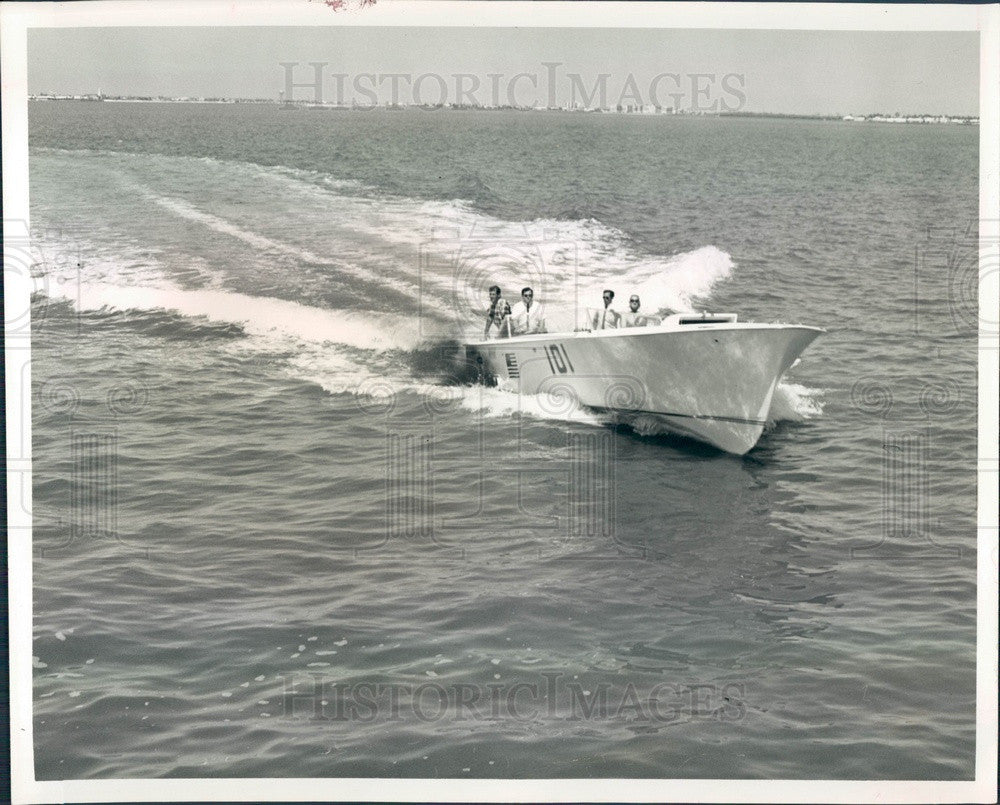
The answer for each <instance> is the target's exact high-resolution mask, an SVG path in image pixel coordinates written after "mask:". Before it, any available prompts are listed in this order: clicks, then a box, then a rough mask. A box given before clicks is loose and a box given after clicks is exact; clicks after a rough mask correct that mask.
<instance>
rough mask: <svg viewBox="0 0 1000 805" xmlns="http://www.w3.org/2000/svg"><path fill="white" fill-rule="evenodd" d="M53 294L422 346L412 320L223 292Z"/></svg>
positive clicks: (320, 335) (85, 290)
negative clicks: (326, 308)
mask: <svg viewBox="0 0 1000 805" xmlns="http://www.w3.org/2000/svg"><path fill="white" fill-rule="evenodd" d="M50 293H51V294H52V295H54V296H61V297H64V298H67V299H70V300H72V301H73V302H74V303H75V304H76V306H77V308H78V309H80V310H101V309H104V308H111V309H116V310H160V309H163V310H171V311H175V312H177V313H180V314H182V315H184V316H200V317H204V318H206V319H208V320H209V321H213V322H220V323H226V324H238V325H240V326H242V327H243V329H244V331H245V332H246V333H248V334H250V335H256V336H264V337H266V336H279V337H291V338H294V339H297V340H299V341H304V342H311V343H314V344H323V343H334V344H342V345H345V346H350V347H356V348H358V349H367V350H374V351H376V352H378V351H385V350H390V349H396V350H411V349H413V348H414V347H416V346H417V345H418V344H419V343H420V342H421V340H422V337H421V334H420V332H419V331H418V330H417V329H416V328H415V327H414V326H413V321H412V319H404V318H402V317H400V316H396V315H391V314H384V313H374V312H358V311H344V310H324V309H322V308H316V307H309V306H307V305H302V304H299V303H298V302H289V301H286V300H283V299H273V298H270V297H261V296H247V295H245V294H240V293H232V292H229V291H218V290H185V289H181V288H177V287H174V286H171V285H169V284H167V283H162V284H160V285H159V286H149V285H143V286H134V285H133V286H123V285H113V284H106V283H80V284H79V285H75V286H74V285H72V284H71V283H57V284H54V285H53V288H52V290H51V291H50Z"/></svg>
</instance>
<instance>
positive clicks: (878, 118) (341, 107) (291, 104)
mask: <svg viewBox="0 0 1000 805" xmlns="http://www.w3.org/2000/svg"><path fill="white" fill-rule="evenodd" d="M28 100H30V101H49V102H51V101H78V102H83V103H189V104H254V105H259V106H278V107H280V108H282V109H285V110H288V111H297V110H300V109H307V110H326V111H342V112H371V111H375V110H377V111H383V112H398V111H407V110H411V109H422V110H441V109H447V110H449V111H456V112H571V113H576V114H605V115H608V114H610V115H630V116H636V117H748V118H778V119H787V120H827V121H841V122H848V123H909V124H925V125H926V124H933V123H938V124H940V123H951V124H959V125H979V117H978V116H974V115H968V116H966V115H930V114H900V113H893V114H891V115H890V114H885V113H874V114H869V115H833V114H830V115H823V114H812V115H810V114H796V113H786V112H742V111H734V112H710V111H702V110H697V111H693V110H688V109H662V108H659V107H657V108H655V109H654V108H635V107H627V108H621V107H618V108H614V109H611V108H604V109H583V108H569V107H544V106H479V105H463V104H428V105H418V104H407V105H392V104H381V105H360V104H359V105H346V104H333V103H315V102H307V101H280V100H275V99H273V98H167V97H156V98H153V97H149V96H107V95H47V94H45V95H29V96H28Z"/></svg>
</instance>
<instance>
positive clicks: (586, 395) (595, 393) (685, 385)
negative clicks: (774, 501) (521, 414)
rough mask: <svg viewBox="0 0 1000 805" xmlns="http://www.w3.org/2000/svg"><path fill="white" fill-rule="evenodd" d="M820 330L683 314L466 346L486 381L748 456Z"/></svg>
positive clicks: (730, 315) (732, 315)
mask: <svg viewBox="0 0 1000 805" xmlns="http://www.w3.org/2000/svg"><path fill="white" fill-rule="evenodd" d="M823 332H825V331H824V330H822V329H820V328H818V327H805V326H800V325H786V324H760V323H753V322H739V321H737V315H736V314H735V313H715V314H713V313H678V314H674V315H671V316H667V317H666V318H665V319H663V320H662V321H660V322H658V323H656V324H653V325H650V326H645V327H629V328H624V329H608V330H578V331H576V332H567V333H538V334H533V335H520V336H513V337H510V338H498V339H496V340H486V341H476V342H473V343H469V344H467V345H466V350H467V355H468V357H469V358H470V359H471V360H472V361H473V362H474V363H475V364H478V365H479V368H480V370H481V371H482V373H483V375H484V376H486V377H488V378H490V380H494V379H495V382H496V383H497V385H498V386H500V387H501V388H503V389H506V390H509V391H514V392H517V393H519V394H535V395H549V396H550V397H562V398H566V399H568V400H570V401H573V402H575V403H577V404H579V405H581V406H585V407H586V408H590V409H593V410H595V411H598V412H614V413H620V414H624V415H627V416H634V415H647V416H652V417H654V418H655V420H656V421H657V422H658V423H660V424H661V425H662V426H663V427H664V428H665V429H666V430H668V431H671V432H673V433H676V434H679V435H682V436H687V437H690V438H694V439H697V440H699V441H702V442H707V443H708V444H711V445H714V446H715V447H717V448H719V449H721V450H724V451H726V452H728V453H735V454H737V455H743V454H744V453H746V452H748V451H749V450H751V449H752V448H753V446H754V445H756V444H757V440H758V439H760V435H761V433H762V432H763V430H764V425H765V424H766V423H767V418H768V413H769V411H770V408H771V399H772V397H773V396H774V389H775V387H776V386H777V385H778V381H779V380H780V379H781V376H782V375H783V374H784V373H785V372H786V371H787V370H788V368H789V367H790V366H791V365H792V364H793V363H794V362H795V361H796V360H797V359H798V357H799V355H801V354H802V352H803V350H805V348H806V347H807V346H809V344H810V343H812V341H813V339H815V338H816V337H817V336H818V335H820V334H821V333H823Z"/></svg>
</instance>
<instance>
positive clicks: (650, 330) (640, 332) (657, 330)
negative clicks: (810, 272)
mask: <svg viewBox="0 0 1000 805" xmlns="http://www.w3.org/2000/svg"><path fill="white" fill-rule="evenodd" d="M723 330H727V331H740V330H808V331H811V332H814V333H816V335H817V336H818V335H823V334H825V333H826V332H827V331H826V330H825V329H823V328H822V327H813V326H811V325H808V324H777V323H770V322H753V321H740V322H705V323H701V322H698V323H696V324H682V325H677V326H676V327H667V328H664V327H623V328H616V329H609V330H576V331H573V332H565V333H529V334H526V335H514V336H511V337H510V338H493V339H488V340H485V341H483V340H480V341H468V342H466V345H467V346H470V347H483V346H494V347H495V346H499V345H501V344H525V343H529V344H530V343H536V342H541V341H549V340H554V339H566V338H573V339H577V338H630V337H632V336H652V335H674V334H677V333H704V332H719V331H723Z"/></svg>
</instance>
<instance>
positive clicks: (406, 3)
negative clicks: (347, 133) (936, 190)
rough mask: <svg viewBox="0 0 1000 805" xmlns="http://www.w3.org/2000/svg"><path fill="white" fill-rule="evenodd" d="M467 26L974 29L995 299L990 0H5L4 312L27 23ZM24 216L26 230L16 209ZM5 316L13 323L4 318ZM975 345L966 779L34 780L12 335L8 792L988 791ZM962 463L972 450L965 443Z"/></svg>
mask: <svg viewBox="0 0 1000 805" xmlns="http://www.w3.org/2000/svg"><path fill="white" fill-rule="evenodd" d="M167 25H169V26H283V27H285V26H452V27H454V26H476V27H481V28H485V27H514V26H517V27H555V26H558V27H567V28H568V27H581V28H591V27H592V28H633V27H651V28H652V27H659V28H717V29H721V28H726V29H797V30H852V31H979V32H980V59H981V71H980V221H981V224H980V244H981V249H980V259H981V263H980V269H981V271H980V276H981V285H980V296H979V305H980V320H981V321H984V322H995V321H996V311H997V310H998V309H1000V299H998V283H997V279H998V278H997V276H996V273H997V266H998V265H1000V256H998V249H1000V231H998V216H1000V169H998V168H1000V128H998V121H1000V6H998V5H996V4H993V5H981V6H977V5H962V6H957V5H903V4H900V5H863V4H853V3H845V4H832V3H817V4H805V3H770V4H769V3H736V4H726V3H652V2H644V3H599V2H593V3H590V2H588V3H570V2H539V3H528V2H494V3H486V2H464V1H463V0H454V2H437V0H378V2H377V4H375V5H372V6H368V7H365V8H351V9H349V10H347V11H344V12H340V13H333V12H332V10H331V9H330V8H329V7H327V6H325V5H324V4H323V3H322V2H319V1H316V2H310V1H309V0H285V1H284V2H273V1H269V0H257V1H256V2H229V1H228V0H226V1H225V2H223V1H221V0H220V1H219V2H206V0H172V1H170V0H152V1H151V2H145V1H143V2H138V1H133V0H123V1H122V2H74V3H3V4H2V6H0V36H2V40H0V55H2V81H3V93H2V114H3V179H4V182H3V208H4V213H3V215H4V219H5V221H4V223H5V227H4V251H5V260H4V264H5V272H4V273H5V276H4V286H5V322H7V323H10V322H12V321H15V320H18V319H20V320H22V321H23V318H24V316H25V313H26V311H28V310H30V304H29V298H30V294H31V290H32V278H31V277H30V276H23V275H21V273H19V272H17V271H10V272H8V271H7V264H8V261H7V259H6V258H7V251H8V248H9V244H10V242H11V241H12V240H13V241H16V238H17V237H18V236H21V237H27V231H26V227H25V223H24V222H27V221H28V220H29V208H28V117H27V95H28V93H27V58H26V57H27V29H28V28H34V27H39V28H44V27H83V26H87V27H116V26H167ZM19 221H20V222H21V225H20V228H21V231H18V230H17V222H19ZM8 326H9V325H8ZM983 338H984V334H983V333H982V332H981V333H980V349H979V456H978V468H979V504H978V506H979V512H978V514H979V520H978V522H979V529H978V531H979V534H978V568H977V576H978V621H977V625H978V651H977V686H976V701H977V730H976V777H975V781H965V782H962V781H959V782H927V781H843V780H802V781H792V780H736V781H726V780H634V779H613V780H611V779H587V780H564V779H560V780H454V779H445V780H426V779H421V780H400V779H374V778H372V779H367V778H366V779H342V778H318V779H254V778H237V779H204V780H203V779H189V780H187V779H186V780H179V779H156V780H149V781H147V780H70V781H59V782H37V781H35V780H34V776H33V765H34V764H33V734H32V663H31V656H32V628H31V625H32V619H31V612H32V609H31V607H32V589H31V580H32V552H31V521H30V515H28V514H26V510H30V499H31V459H30V444H31V442H30V423H31V408H30V399H31V395H30V345H29V344H28V343H27V338H25V337H22V338H21V339H20V340H19V339H18V338H17V337H10V331H9V330H8V339H7V342H6V347H5V349H6V381H7V397H6V403H7V446H8V456H7V480H8V486H7V490H8V491H7V495H8V499H7V503H8V508H7V510H8V513H9V525H8V551H9V554H8V555H9V595H10V600H9V606H10V623H9V636H10V686H11V689H10V704H11V755H12V756H11V778H12V792H11V793H12V800H13V802H15V803H20V802H61V801H71V802H112V801H126V802H143V801H166V800H174V801H190V800H202V801H212V800H214V801H240V800H247V801H273V800H284V801H288V800H312V801H315V800H317V799H323V800H329V801H344V800H348V801H365V800H377V801H393V800H394V801H441V802H454V801H506V802H511V801H529V800H530V801H549V802H563V801H576V802H590V801H595V802H596V801H616V802H625V801H634V802H654V801H656V802H668V801H686V802H701V801H725V802H760V801H767V802H885V803H892V802H992V801H995V799H996V774H997V671H998V667H997V596H998V547H997V536H998V531H997V520H998V510H997V483H998V458H997V443H998V435H997V434H998V431H997V422H998V404H997V377H998V356H1000V352H998V350H997V349H996V346H995V334H994V335H993V338H992V341H991V342H990V343H984V341H983ZM970 461H971V457H970Z"/></svg>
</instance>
